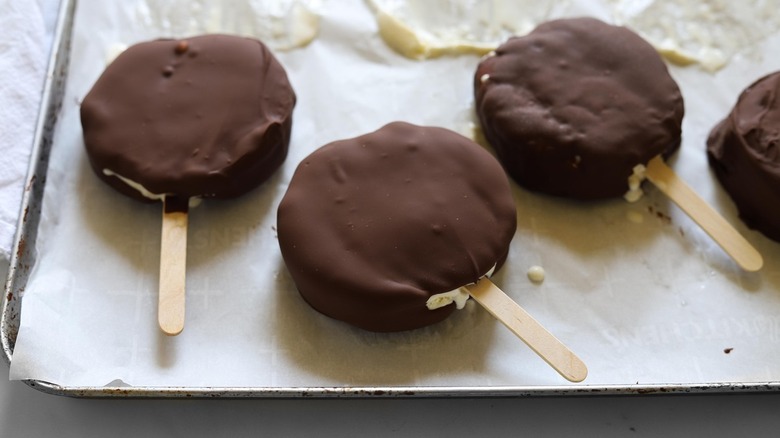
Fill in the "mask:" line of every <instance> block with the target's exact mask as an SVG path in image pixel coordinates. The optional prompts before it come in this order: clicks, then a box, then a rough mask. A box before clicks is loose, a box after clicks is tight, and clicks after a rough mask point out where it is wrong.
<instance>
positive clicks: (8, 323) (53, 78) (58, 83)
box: [0, 0, 76, 364]
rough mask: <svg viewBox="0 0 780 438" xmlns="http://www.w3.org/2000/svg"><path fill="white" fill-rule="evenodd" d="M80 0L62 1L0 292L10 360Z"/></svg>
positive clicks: (0, 334)
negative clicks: (7, 262)
mask: <svg viewBox="0 0 780 438" xmlns="http://www.w3.org/2000/svg"><path fill="white" fill-rule="evenodd" d="M75 8H76V0H61V2H60V7H59V11H58V17H57V24H56V27H55V32H54V35H53V39H52V45H51V51H50V54H49V63H48V67H47V70H46V76H45V82H44V86H43V91H42V94H41V107H40V110H39V113H38V120H37V124H36V127H35V133H34V136H33V143H32V150H31V152H30V163H29V167H28V169H27V177H26V180H25V185H24V192H23V193H22V202H21V205H20V210H19V213H20V214H19V220H18V222H17V230H16V236H15V239H14V245H13V247H12V249H13V251H12V254H11V260H10V264H9V269H8V277H7V279H6V283H5V293H4V295H3V297H2V313H0V342H1V343H2V347H3V358H4V359H5V361H6V363H8V364H10V363H11V357H12V355H13V350H14V345H15V344H16V336H17V334H18V331H19V323H20V321H19V319H20V317H21V306H22V296H23V295H24V288H25V286H26V284H27V279H28V277H29V274H30V271H31V270H32V268H33V266H34V265H35V254H36V251H35V241H36V238H37V235H38V222H39V219H40V213H41V208H40V202H39V201H40V200H41V198H42V196H43V188H44V186H45V182H46V171H47V166H48V162H49V154H48V151H49V150H50V148H51V145H52V142H53V137H54V128H55V126H56V124H57V119H58V117H59V114H60V110H61V108H62V100H63V95H64V93H65V84H66V82H67V75H68V64H69V61H70V45H71V37H72V29H73V19H74V15H75Z"/></svg>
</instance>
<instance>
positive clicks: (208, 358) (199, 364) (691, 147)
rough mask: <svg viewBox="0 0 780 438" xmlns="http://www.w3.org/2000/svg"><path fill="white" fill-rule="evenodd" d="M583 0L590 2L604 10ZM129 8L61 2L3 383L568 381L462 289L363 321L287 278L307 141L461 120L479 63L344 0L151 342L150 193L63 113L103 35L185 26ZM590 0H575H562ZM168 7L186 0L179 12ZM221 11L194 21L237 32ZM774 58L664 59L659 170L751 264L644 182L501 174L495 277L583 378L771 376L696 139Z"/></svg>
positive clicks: (222, 205) (718, 194)
mask: <svg viewBox="0 0 780 438" xmlns="http://www.w3.org/2000/svg"><path fill="white" fill-rule="evenodd" d="M197 3H198V4H203V2H197ZM592 3H593V4H594V6H593V8H592V13H593V15H595V16H597V17H599V18H602V19H605V20H611V16H608V15H605V14H604V13H603V11H604V10H605V9H604V8H603V7H602V6H601V5H600V3H599V2H592ZM138 4H141V3H139V2H132V1H131V2H121V5H120V4H119V2H98V1H86V0H82V1H80V4H79V8H78V13H77V20H76V32H75V40H74V46H73V57H72V60H71V71H70V78H69V84H68V89H67V94H66V97H65V102H64V105H63V109H62V115H61V118H60V122H59V125H58V128H57V132H56V137H55V143H54V147H53V150H52V156H51V164H50V169H49V173H48V178H47V183H46V191H45V196H44V200H43V204H44V205H43V213H42V215H43V216H42V220H41V224H40V232H39V237H38V242H37V252H38V261H37V264H36V265H35V266H34V268H33V272H32V274H31V277H30V280H29V283H28V285H27V288H26V291H25V294H24V298H23V299H24V301H23V311H22V316H21V328H20V331H19V336H18V338H17V343H16V347H15V351H14V355H13V359H12V363H11V372H10V376H11V378H12V379H38V380H43V381H48V382H53V383H57V384H60V385H64V386H81V385H88V386H101V385H106V384H108V383H110V382H114V383H116V382H115V381H116V380H117V379H120V380H121V381H123V382H125V383H126V384H129V385H139V386H140V385H144V386H192V387H207V386H208V387H225V386H242V387H315V386H353V385H403V386H407V385H419V386H465V387H476V386H499V385H513V386H514V385H529V386H534V385H565V384H568V383H567V382H566V381H565V380H563V378H561V377H560V376H558V375H557V374H556V373H555V372H554V371H553V370H552V369H551V368H549V367H548V366H547V365H546V364H545V363H544V362H543V361H542V360H541V359H540V358H538V357H537V356H536V355H535V354H534V353H533V352H532V351H531V350H530V349H528V348H527V347H526V346H525V345H524V344H523V343H522V342H520V341H519V340H518V339H516V338H514V337H513V336H512V335H511V334H510V333H509V332H508V330H506V329H505V328H504V327H503V326H501V325H500V323H498V322H497V321H496V320H494V319H493V318H492V317H490V316H489V315H488V314H487V312H485V311H484V310H483V309H481V308H479V306H478V305H476V304H475V303H473V302H470V303H469V304H468V305H467V306H466V308H465V309H464V310H462V311H460V312H457V313H456V314H455V315H453V316H452V317H451V318H449V319H448V320H446V321H444V322H442V323H440V324H438V325H435V326H431V327H427V328H423V329H420V330H415V331H410V332H404V333H395V334H374V333H369V332H364V331H361V330H359V329H355V328H352V327H349V326H347V325H345V324H343V323H340V322H337V321H334V320H331V319H329V318H327V317H324V316H322V315H320V314H318V313H317V312H315V311H314V310H312V309H311V308H310V307H309V306H308V305H307V304H305V302H304V301H303V300H302V299H301V298H300V296H299V295H298V293H297V291H296V290H295V287H294V285H293V284H292V281H291V279H290V277H289V275H288V273H287V271H286V269H285V267H284V264H283V261H282V259H281V256H280V253H279V249H278V245H277V240H276V233H275V216H276V207H277V205H278V202H279V200H280V199H281V197H282V195H283V194H284V191H285V189H286V185H287V183H288V181H289V179H290V177H291V175H292V172H293V170H294V169H295V167H296V166H297V164H298V162H299V161H300V160H301V159H302V158H303V157H304V156H306V155H307V154H308V153H310V152H311V151H313V150H314V149H315V148H317V147H319V146H321V145H323V144H325V143H327V142H330V141H333V140H336V139H341V138H346V137H352V136H356V135H360V134H363V133H366V132H369V131H372V130H375V129H377V128H379V127H380V126H382V125H383V124H385V123H387V122H390V121H394V120H405V121H409V122H412V123H417V124H426V125H438V126H443V127H447V128H450V129H453V130H455V131H458V132H461V133H464V134H467V135H470V134H471V133H472V123H473V115H472V111H473V110H472V106H473V98H472V89H471V81H472V75H473V71H474V69H475V68H476V65H477V62H478V58H477V57H475V56H470V55H464V56H445V57H441V58H437V59H431V60H426V61H412V60H409V59H406V58H403V57H401V56H400V55H398V54H397V53H395V52H393V51H392V50H391V49H389V48H388V47H387V46H386V44H385V43H384V42H383V41H382V40H381V39H380V38H379V36H378V35H377V26H376V23H375V20H374V17H373V15H372V14H371V11H370V10H369V9H368V7H367V6H366V5H365V4H364V3H363V2H361V1H359V0H349V1H347V0H344V1H331V2H325V3H323V4H322V5H321V6H320V7H319V9H318V12H319V13H320V14H321V17H320V21H319V26H320V27H319V33H318V35H317V37H316V38H315V39H314V40H313V42H312V43H311V44H309V45H308V46H306V47H305V48H299V49H293V50H289V51H278V52H277V55H278V57H279V59H280V61H281V62H282V64H283V65H284V66H285V68H286V69H287V71H288V74H289V76H290V79H291V82H292V84H293V86H294V88H295V90H296V92H297V94H298V105H297V106H296V109H295V113H294V123H293V125H294V126H293V136H292V143H291V147H290V155H289V157H288V159H287V161H286V163H285V164H284V166H283V168H282V169H280V170H279V171H278V172H277V173H276V174H275V175H274V176H273V177H272V178H271V180H269V181H268V182H267V183H266V184H264V185H263V186H261V187H260V188H258V189H256V190H254V191H253V192H252V193H250V194H248V195H246V196H244V197H242V198H240V199H236V200H233V201H206V202H204V203H203V204H202V205H201V206H200V207H198V208H196V209H193V210H192V211H191V213H190V229H189V248H188V274H187V288H188V289H187V320H186V327H185V329H184V332H183V333H182V334H181V335H179V336H177V337H166V336H164V335H162V334H161V333H160V331H159V329H158V328H157V324H156V298H157V294H156V289H157V275H158V263H159V243H160V242H159V240H160V220H161V206H160V205H143V204H140V203H137V202H135V201H133V200H130V199H127V198H125V197H123V196H121V195H119V194H117V193H116V192H114V191H113V190H112V189H110V188H109V187H107V186H105V185H104V184H103V183H101V182H100V181H99V180H98V179H97V178H96V177H95V176H94V175H93V174H92V173H91V170H90V169H89V168H88V164H87V160H86V156H85V152H84V150H83V142H82V138H81V129H80V123H79V117H78V108H79V101H80V99H81V98H82V97H83V96H84V95H85V94H86V92H87V91H88V90H89V88H90V87H91V85H92V83H93V82H94V81H95V79H96V78H97V76H98V75H99V74H100V72H101V71H102V70H103V68H104V67H105V65H106V64H105V63H106V59H107V57H108V56H110V52H111V51H112V50H113V49H112V48H114V47H116V46H117V45H129V44H132V43H134V42H137V41H141V40H145V39H150V38H156V37H160V36H169V35H170V34H176V33H177V32H196V31H198V29H199V28H198V22H197V20H196V21H187V22H186V23H188V24H187V26H183V27H181V28H176V27H175V26H171V25H170V22H168V21H166V20H158V21H155V20H149V19H141V18H143V17H148V16H143V15H142V16H141V18H139V15H138V14H139V12H138V10H139V9H138V8H137V6H138ZM144 4H146V3H144ZM587 10H588V9H587V8H586V7H585V6H583V5H582V4H579V5H578V6H577V9H576V13H577V14H581V13H583V11H587ZM188 11H189V12H188ZM168 13H170V14H177V15H176V16H185V17H186V14H188V13H191V11H190V10H189V9H187V7H186V5H185V6H182V7H181V8H180V9H179V10H176V11H168ZM193 23H195V24H193ZM220 23H222V24H219V26H217V29H214V28H204V29H203V30H204V31H215V30H221V31H224V32H234V33H252V32H254V31H253V30H252V27H251V26H249V27H241V29H236V28H232V29H231V28H230V26H236V25H235V23H234V24H231V22H230V21H229V20H227V21H226V22H224V23H223V22H220ZM220 26H221V27H220ZM760 44H761V48H762V50H761V51H760V53H773V52H772V50H774V51H776V50H777V48H779V47H780V38H778V37H777V36H774V37H771V38H770V39H768V40H766V41H762V42H761V43H760ZM779 68H780V59H778V58H777V57H769V56H767V57H765V58H763V59H762V58H759V57H756V56H740V54H737V55H735V57H734V59H732V60H731V62H730V63H729V64H728V65H727V66H726V67H725V68H724V69H722V70H720V71H718V72H717V73H709V72H706V71H704V70H702V69H700V68H698V67H695V66H694V67H688V68H678V67H673V68H672V74H673V75H674V77H675V78H676V79H677V80H678V83H679V85H680V87H681V89H682V91H683V94H684V97H685V103H686V116H685V121H684V127H683V132H684V137H683V146H682V149H681V151H680V152H679V153H678V154H677V155H676V156H675V157H674V159H673V160H672V161H671V164H672V166H673V167H674V168H675V169H676V170H677V172H678V173H679V174H680V175H681V176H682V177H683V178H684V179H685V180H687V181H688V182H689V183H690V184H691V185H692V186H693V187H694V188H695V189H696V190H697V191H698V192H699V193H700V194H701V195H702V196H703V197H705V198H706V199H707V200H708V201H710V202H711V203H712V204H713V205H714V206H715V207H716V208H717V209H718V210H719V211H721V212H722V213H723V214H724V215H725V216H726V217H727V219H729V220H730V221H732V223H734V224H735V225H736V226H737V228H738V229H739V230H740V231H742V232H744V234H745V236H746V237H747V238H748V240H750V241H751V242H752V243H753V244H754V245H755V246H756V247H757V248H758V249H759V250H760V251H761V252H762V253H763V255H764V257H765V261H766V266H765V268H764V269H763V270H762V271H761V272H760V273H756V274H746V273H744V272H741V271H740V270H739V269H738V268H737V267H736V266H735V265H734V263H733V262H732V261H731V260H730V259H729V258H728V257H727V256H726V255H725V254H724V253H723V252H722V251H721V250H720V249H719V248H718V247H717V246H716V245H715V244H714V243H712V242H711V241H710V239H709V238H708V237H707V236H706V235H705V234H704V233H703V232H702V231H701V230H699V229H698V228H697V227H696V226H695V224H693V222H692V221H691V220H690V219H688V218H687V217H686V216H685V215H684V214H683V213H682V212H681V211H680V210H679V209H678V208H677V207H676V206H674V205H672V204H671V203H670V201H668V200H667V199H665V198H664V197H663V196H662V195H661V194H660V193H659V192H657V191H656V190H654V189H653V188H652V187H647V192H648V193H647V195H646V196H645V197H644V198H643V199H642V200H640V201H639V202H638V203H635V204H628V203H626V202H625V201H623V200H622V199H616V200H614V201H609V202H601V203H578V202H571V201H567V200H562V199H554V198H549V197H546V196H541V195H538V194H533V193H530V192H527V191H525V190H523V189H520V188H518V187H517V186H514V185H513V187H514V194H515V197H516V200H517V210H518V219H519V224H518V228H517V233H516V235H515V238H514V240H513V243H512V247H511V252H510V255H509V259H508V262H507V264H506V266H505V267H504V268H503V269H502V270H501V271H500V272H499V273H498V274H497V275H496V276H495V277H494V280H495V282H496V283H497V284H498V285H499V286H500V287H502V288H503V289H504V290H505V291H506V292H507V293H508V294H509V295H510V296H511V297H512V298H513V299H515V300H516V301H517V302H519V303H520V304H521V305H522V306H523V307H524V308H526V309H527V310H528V311H529V312H530V313H531V314H533V315H534V316H535V317H536V318H537V319H538V320H539V321H540V322H542V323H543V324H544V325H545V326H546V327H548V328H549V329H550V330H551V331H552V332H553V333H554V334H555V335H556V336H557V337H558V338H560V339H561V340H562V341H563V342H564V343H565V344H567V345H568V346H569V347H570V348H571V349H572V350H574V351H575V352H576V353H577V354H578V355H579V356H580V357H581V358H582V359H583V360H584V361H585V362H586V364H587V365H588V368H589V371H590V374H589V377H588V379H587V380H586V381H585V382H584V384H580V385H588V384H592V385H605V384H617V385H633V384H653V383H659V384H667V383H683V384H691V383H710V382H762V381H777V380H780V366H778V365H777V364H778V363H779V362H780V361H778V359H779V358H780V244H778V243H777V242H772V241H770V240H768V239H766V238H765V237H763V236H762V235H760V234H758V233H756V232H753V231H750V230H747V229H746V228H745V227H744V225H743V224H742V223H741V222H739V220H738V219H737V218H736V214H735V209H734V206H733V204H732V203H731V201H730V200H729V198H728V197H727V196H726V195H725V193H724V192H723V191H722V189H721V188H720V187H719V185H718V183H717V181H716V180H715V179H714V177H713V175H712V174H711V173H710V171H709V169H708V167H707V163H706V157H705V152H704V150H705V139H706V136H707V133H708V132H709V130H710V128H711V127H712V126H713V125H714V124H715V123H716V122H717V121H718V120H720V119H721V118H722V117H723V116H724V115H725V114H726V113H727V112H728V110H729V108H730V107H731V105H732V104H733V102H734V100H735V99H736V97H737V95H738V93H739V92H740V91H741V90H742V89H743V88H744V87H745V86H746V85H748V84H749V83H750V82H752V81H753V80H754V79H756V78H758V77H759V76H761V75H763V74H765V73H768V72H770V71H773V70H776V69H779ZM779 220H780V219H779ZM532 265H542V266H543V267H544V268H545V270H546V272H547V278H546V280H545V282H544V283H543V284H541V285H536V284H533V283H531V282H530V281H529V280H528V279H527V278H526V271H527V269H528V268H529V267H530V266H532ZM727 351H728V353H727Z"/></svg>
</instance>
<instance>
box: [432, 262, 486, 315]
mask: <svg viewBox="0 0 780 438" xmlns="http://www.w3.org/2000/svg"><path fill="white" fill-rule="evenodd" d="M495 270H496V265H493V267H492V268H490V270H489V271H487V273H486V274H485V275H483V276H482V277H480V279H482V278H485V277H488V278H490V277H491V276H492V275H493V272H494V271H495ZM471 284H474V283H469V284H466V285H463V286H461V287H459V288H457V289H453V290H451V291H449V292H442V293H440V294H436V295H431V296H430V297H429V298H428V301H427V302H426V303H425V306H426V307H428V310H435V309H438V308H440V307H444V306H448V305H450V304H452V303H455V307H456V308H457V309H458V310H460V309H462V308H464V307H466V301H468V300H469V297H470V296H471V295H470V294H469V291H468V289H467V288H466V286H469V285H471Z"/></svg>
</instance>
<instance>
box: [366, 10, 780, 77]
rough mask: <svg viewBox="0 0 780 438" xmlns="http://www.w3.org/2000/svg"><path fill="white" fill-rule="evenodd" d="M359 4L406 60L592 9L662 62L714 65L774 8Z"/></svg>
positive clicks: (491, 40)
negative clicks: (627, 31)
mask: <svg viewBox="0 0 780 438" xmlns="http://www.w3.org/2000/svg"><path fill="white" fill-rule="evenodd" d="M366 2H367V3H368V5H369V6H370V8H371V9H372V11H373V12H374V14H375V16H376V19H377V24H378V26H379V34H380V36H381V37H382V38H383V39H384V40H385V41H386V42H387V44H388V45H389V46H390V47H392V48H393V49H394V50H396V51H397V52H398V53H400V54H402V55H404V56H406V57H408V58H412V59H425V58H434V57H437V56H441V55H445V54H466V53H472V54H485V53H488V52H490V50H492V49H495V48H496V47H498V46H499V45H500V44H501V43H503V42H504V41H506V39H507V38H509V37H510V36H513V35H525V34H527V33H528V32H530V31H531V30H533V28H534V27H536V26H537V25H539V24H540V23H542V22H544V21H547V20H551V19H554V18H563V17H567V16H582V15H585V14H586V12H585V11H588V10H593V11H605V13H606V14H608V15H610V16H609V17H603V16H600V17H597V18H601V19H603V20H605V21H607V22H611V23H613V24H618V25H625V26H627V27H629V28H631V29H632V30H634V31H635V32H637V33H639V34H640V35H642V37H643V38H645V39H646V40H647V41H648V42H650V44H652V45H653V46H654V47H655V48H656V49H657V50H658V51H659V53H661V55H663V56H664V57H666V58H667V59H668V60H669V61H670V62H673V63H676V64H680V65H688V64H699V65H701V67H702V68H704V69H705V70H708V71H716V70H718V69H720V68H722V67H723V66H725V65H726V64H727V63H728V61H729V60H730V59H731V57H733V56H734V55H735V54H736V53H738V52H742V51H747V52H750V51H751V50H754V47H755V46H756V44H757V43H758V42H760V41H761V40H762V39H764V38H766V37H768V36H770V35H772V34H774V33H777V32H778V30H780V12H778V5H777V2H776V1H772V0H749V1H742V2H733V1H727V0H708V1H701V0H598V1H596V0H594V1H587V0H579V1H577V2H575V3H577V5H576V6H573V5H572V2H571V1H563V2H551V1H549V2H539V1H529V0H489V1H478V0H431V1H415V0H366ZM575 7H576V8H577V9H576V10H575V9H574V8H575ZM582 8H585V9H582ZM594 14H595V15H599V14H598V13H594Z"/></svg>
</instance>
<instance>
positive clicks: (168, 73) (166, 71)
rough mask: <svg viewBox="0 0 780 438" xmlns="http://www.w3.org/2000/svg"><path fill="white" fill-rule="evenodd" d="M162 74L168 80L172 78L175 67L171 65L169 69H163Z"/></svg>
mask: <svg viewBox="0 0 780 438" xmlns="http://www.w3.org/2000/svg"><path fill="white" fill-rule="evenodd" d="M162 74H163V76H165V77H166V78H167V77H170V76H171V75H172V74H173V67H171V66H170V65H169V66H167V67H165V68H164V69H163V71H162Z"/></svg>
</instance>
